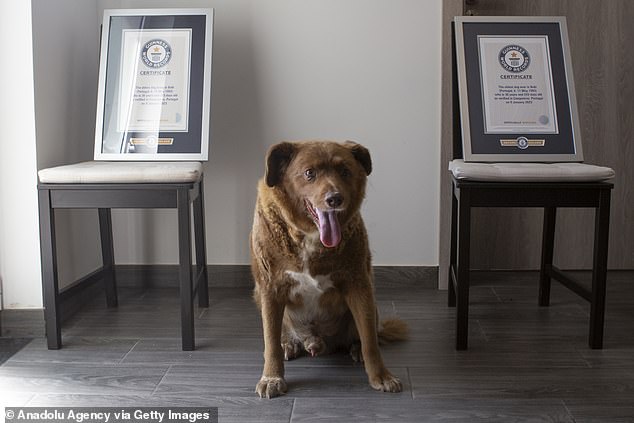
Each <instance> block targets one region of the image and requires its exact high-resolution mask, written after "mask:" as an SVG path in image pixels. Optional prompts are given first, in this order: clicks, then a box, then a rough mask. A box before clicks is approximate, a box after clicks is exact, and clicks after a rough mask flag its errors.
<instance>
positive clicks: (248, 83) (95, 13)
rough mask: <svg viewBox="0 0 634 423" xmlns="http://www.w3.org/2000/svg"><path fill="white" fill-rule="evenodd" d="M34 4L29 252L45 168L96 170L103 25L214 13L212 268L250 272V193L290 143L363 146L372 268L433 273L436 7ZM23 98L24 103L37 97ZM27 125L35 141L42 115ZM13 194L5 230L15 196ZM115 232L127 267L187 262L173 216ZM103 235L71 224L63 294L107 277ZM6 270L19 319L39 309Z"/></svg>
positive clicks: (209, 181) (137, 221)
mask: <svg viewBox="0 0 634 423" xmlns="http://www.w3.org/2000/svg"><path fill="white" fill-rule="evenodd" d="M32 1H33V20H34V28H33V37H34V57H35V60H34V61H35V87H36V89H35V115H36V119H35V121H36V126H37V154H36V153H35V152H33V151H31V152H30V153H29V155H28V157H27V158H26V159H24V160H25V161H28V162H29V163H30V167H29V166H22V167H21V169H22V170H23V171H24V172H26V173H27V177H26V178H23V179H22V180H28V179H29V178H30V182H29V183H30V184H31V186H30V189H31V193H30V194H29V195H30V196H31V198H30V200H31V204H30V205H29V204H28V203H23V204H22V205H21V210H25V207H26V210H27V212H26V213H22V214H23V215H25V216H26V215H28V214H29V213H31V217H30V218H29V219H30V221H31V223H29V225H32V226H29V227H31V228H33V229H25V228H26V227H27V225H20V226H18V229H17V230H18V232H20V233H21V234H23V233H26V232H28V231H31V233H30V235H29V238H30V240H31V243H33V242H35V240H37V234H35V236H34V235H33V232H32V231H37V229H36V226H35V223H34V222H37V218H36V216H33V213H36V204H35V203H34V202H33V200H34V196H35V192H34V184H35V169H34V168H33V167H34V166H35V160H36V158H35V157H36V156H37V166H38V167H39V168H43V167H47V166H52V165H57V164H61V163H71V162H76V161H81V160H90V159H92V143H93V128H94V119H95V118H94V113H95V101H96V82H97V62H98V59H97V51H98V42H97V39H98V25H99V23H100V16H101V12H102V10H103V9H104V8H113V7H124V8H128V7H130V8H131V7H167V6H177V7H186V6H207V7H214V8H215V12H216V18H215V32H214V53H213V54H214V55H213V61H214V64H213V87H212V89H213V93H212V128H211V134H212V140H211V153H210V161H209V162H208V163H206V165H205V184H206V192H205V196H206V226H207V241H208V248H207V251H208V262H209V263H210V264H246V263H248V242H247V240H248V233H249V230H250V226H251V218H252V212H253V205H254V201H255V185H256V182H257V179H258V178H259V177H260V176H261V175H262V173H263V163H264V153H265V151H266V150H267V148H268V147H269V146H270V145H271V144H273V143H275V142H278V141H281V140H295V139H303V138H329V139H338V140H345V139H353V140H355V141H358V142H361V143H362V144H364V145H366V146H367V147H368V148H369V149H370V151H371V152H372V155H373V161H374V168H375V170H374V173H373V174H372V175H371V176H370V179H369V184H370V185H369V189H368V194H367V201H366V205H365V206H364V214H365V217H366V223H367V226H368V229H369V232H370V240H371V244H372V249H373V252H374V259H375V264H379V265H432V266H433V265H437V264H438V252H437V245H438V209H439V207H438V202H439V199H438V196H439V194H438V186H439V181H438V175H439V169H438V166H439V157H440V110H439V109H440V107H439V105H440V35H441V4H442V2H441V0H426V1H419V0H390V1H385V0H345V1H342V0H319V1H317V0H302V1H300V0H268V1H260V0H207V1H205V0H198V1H196V0H187V1H176V0H164V1H161V0H151V1H150V0H132V1H131V0H94V1H92V2H91V1H89V0H32ZM11 3H12V4H11V6H4V4H5V3H3V6H2V7H3V10H2V11H3V12H7V13H2V19H3V22H4V21H5V20H6V21H7V23H9V24H11V25H12V26H9V27H8V28H13V27H15V28H18V27H19V28H21V31H27V32H28V28H29V25H27V22H26V19H27V18H28V13H27V10H28V4H25V3H23V2H11ZM14 3H15V4H14ZM5 9H6V10H5ZM2 28H3V31H6V29H5V28H7V26H5V25H4V24H3V25H2ZM7 37H8V38H10V39H14V40H15V44H14V45H12V48H14V49H15V57H22V56H23V55H24V54H25V53H24V52H25V51H28V49H25V48H22V47H25V45H23V43H24V44H28V42H27V41H26V40H28V39H29V37H26V36H24V37H21V36H20V37H16V36H15V34H14V33H11V35H10V36H9V35H7ZM8 38H3V39H8ZM26 47H29V48H30V45H29V46H26ZM5 57H6V56H5ZM11 57H13V56H11ZM12 62H13V59H12ZM17 62H18V63H27V64H28V61H26V60H24V61H23V60H21V59H18V60H17ZM5 68H7V67H5ZM11 72H13V73H15V74H18V73H19V74H20V75H19V78H17V79H15V78H14V79H11V81H12V85H15V86H17V87H20V85H19V84H20V83H22V84H23V85H29V84H28V81H29V79H30V78H31V75H30V74H29V73H28V72H24V71H23V70H17V69H13V70H11ZM11 76H13V74H12V75H11ZM2 80H3V81H7V80H8V79H7V78H6V77H3V78H2ZM13 81H18V82H16V83H14V82H13ZM20 81H22V82H20ZM19 92H20V95H18V96H17V97H20V98H22V97H24V93H25V92H26V93H28V91H24V90H22V89H20V91H19ZM0 101H1V102H2V103H1V104H2V108H3V109H5V108H9V109H12V110H14V109H16V108H17V105H16V101H17V99H16V98H7V99H5V98H3V99H1V100H0ZM20 116H21V118H20V119H21V120H22V121H24V120H26V121H28V122H29V124H30V128H31V129H32V127H33V118H32V116H33V115H32V110H31V111H27V113H20ZM3 119H6V117H3ZM3 122H4V121H3ZM3 126H6V125H3ZM23 127H24V125H20V127H19V128H21V129H20V130H21V132H19V134H21V135H22V137H24V131H23V130H22V129H23ZM30 142H31V143H32V142H33V138H32V135H31V141H30ZM2 145H4V144H2ZM31 147H33V146H31ZM2 148H3V150H2V153H3V154H2V155H1V156H0V163H1V164H3V166H2V168H3V169H4V168H5V166H4V162H5V161H7V162H8V161H15V160H18V159H19V158H20V157H22V156H23V154H22V153H20V155H19V157H17V156H18V155H16V154H15V153H12V156H11V159H7V158H6V157H7V155H6V154H5V153H4V149H6V148H7V147H4V146H3V147H2ZM3 176H4V175H3ZM3 180H5V178H4V177H3ZM14 180H15V178H14ZM5 185H10V184H6V183H5V184H4V185H2V186H3V191H0V201H1V202H2V204H3V206H2V210H3V212H2V213H3V214H2V216H7V214H8V211H7V209H6V208H5V206H4V204H5V203H7V202H9V201H10V198H11V195H12V194H11V193H6V191H5V188H4V187H5ZM20 192H21V193H24V192H25V191H24V187H22V189H21V190H20ZM25 204H26V206H25ZM21 218H23V216H21ZM34 219H35V220H34ZM5 220H6V218H5ZM71 221H72V225H71V224H70V223H71ZM113 221H114V231H115V255H116V260H117V262H118V263H121V264H126V263H132V264H144V263H156V264H162V263H176V262H177V245H176V242H175V239H176V213H175V212H173V211H156V212H139V211H117V212H116V213H114V214H113ZM5 226H6V225H5ZM96 226H97V220H96V213H90V212H88V213H86V212H83V213H74V214H71V213H62V214H61V216H60V222H59V228H58V236H59V238H60V239H59V242H60V247H59V255H60V258H59V259H60V270H61V271H62V272H65V273H63V274H62V275H61V281H60V282H61V283H62V285H63V284H65V283H66V282H68V281H70V280H72V279H74V278H75V277H78V276H80V275H81V274H82V273H85V272H86V271H90V270H92V269H94V268H95V267H96V266H98V265H99V262H100V259H99V244H98V239H97V230H96ZM14 230H15V229H14ZM5 231H6V229H5ZM5 233H6V232H4V233H3V232H0V236H1V237H0V246H1V247H2V251H3V252H2V253H0V257H4V254H5V253H4V251H5V248H6V247H5V245H6V244H8V241H7V240H8V239H9V238H8V236H9V235H10V234H8V235H5ZM31 250H32V249H31ZM25 257H26V258H25V260H26V262H27V265H26V266H25V265H24V264H23V265H22V267H30V268H31V269H33V270H35V271H36V273H38V275H39V251H29V252H28V255H27V256H25ZM7 261H11V259H2V260H0V271H2V274H1V275H2V277H3V279H4V285H5V296H8V295H9V292H10V291H18V292H20V293H21V295H22V294H23V295H24V297H20V298H21V299H19V300H17V301H14V302H13V303H14V305H13V306H14V307H27V306H30V305H36V306H38V305H41V292H40V288H39V277H34V279H37V281H36V282H35V283H34V284H32V285H30V286H28V287H27V286H26V285H24V286H23V282H22V279H23V278H20V279H16V278H15V277H13V276H11V277H8V274H7V273H5V270H4V269H5V268H6V265H7ZM36 263H37V264H36ZM5 274H6V275H7V276H5ZM5 303H7V302H6V301H5Z"/></svg>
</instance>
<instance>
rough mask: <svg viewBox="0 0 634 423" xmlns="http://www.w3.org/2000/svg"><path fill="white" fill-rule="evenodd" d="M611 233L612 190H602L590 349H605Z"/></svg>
mask: <svg viewBox="0 0 634 423" xmlns="http://www.w3.org/2000/svg"><path fill="white" fill-rule="evenodd" d="M609 232H610V190H609V189H602V190H601V192H600V194H599V207H597V209H596V212H595V222H594V253H593V254H594V257H593V263H592V298H591V301H590V336H589V339H588V344H589V345H590V348H593V349H601V348H603V323H604V316H605V282H606V278H607V271H608V237H609Z"/></svg>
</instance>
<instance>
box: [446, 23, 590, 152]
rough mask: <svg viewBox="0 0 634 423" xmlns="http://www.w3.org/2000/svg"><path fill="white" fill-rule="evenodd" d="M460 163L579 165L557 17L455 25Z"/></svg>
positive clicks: (565, 50)
mask: <svg viewBox="0 0 634 423" xmlns="http://www.w3.org/2000/svg"><path fill="white" fill-rule="evenodd" d="M454 27H455V54H456V56H455V59H456V62H455V63H456V66H457V69H456V70H457V78H458V81H457V82H458V92H459V101H460V126H461V131H462V150H463V158H464V160H465V161H489V162H494V161H500V162H501V161H539V162H563V161H583V154H582V149H581V135H580V130H579V119H578V116H577V107H576V98H575V91H574V82H573V76H572V67H571V60H570V49H569V45H568V36H567V29H566V20H565V18H563V17H466V16H463V17H456V18H455V19H454Z"/></svg>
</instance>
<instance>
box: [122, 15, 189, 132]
mask: <svg viewBox="0 0 634 423" xmlns="http://www.w3.org/2000/svg"><path fill="white" fill-rule="evenodd" d="M190 55H191V30H190V29H176V28H172V29H169V30H160V29H157V30H154V29H153V30H147V29H145V30H134V29H126V30H124V31H123V36H122V46H121V70H120V72H121V84H120V86H119V105H120V107H119V113H118V116H117V127H118V129H119V131H124V130H127V131H141V132H142V131H147V132H150V131H156V130H158V131H161V132H163V131H168V132H185V131H187V130H188V128H187V123H188V122H189V119H188V115H189V86H190V85H189V78H190V62H191V60H190Z"/></svg>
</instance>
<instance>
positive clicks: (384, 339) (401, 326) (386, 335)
mask: <svg viewBox="0 0 634 423" xmlns="http://www.w3.org/2000/svg"><path fill="white" fill-rule="evenodd" d="M408 338H409V328H408V327H407V323H405V322H404V321H402V320H401V319H398V318H392V319H387V320H383V321H382V322H381V325H380V326H379V344H388V343H392V342H399V341H406V340H407V339H408Z"/></svg>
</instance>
